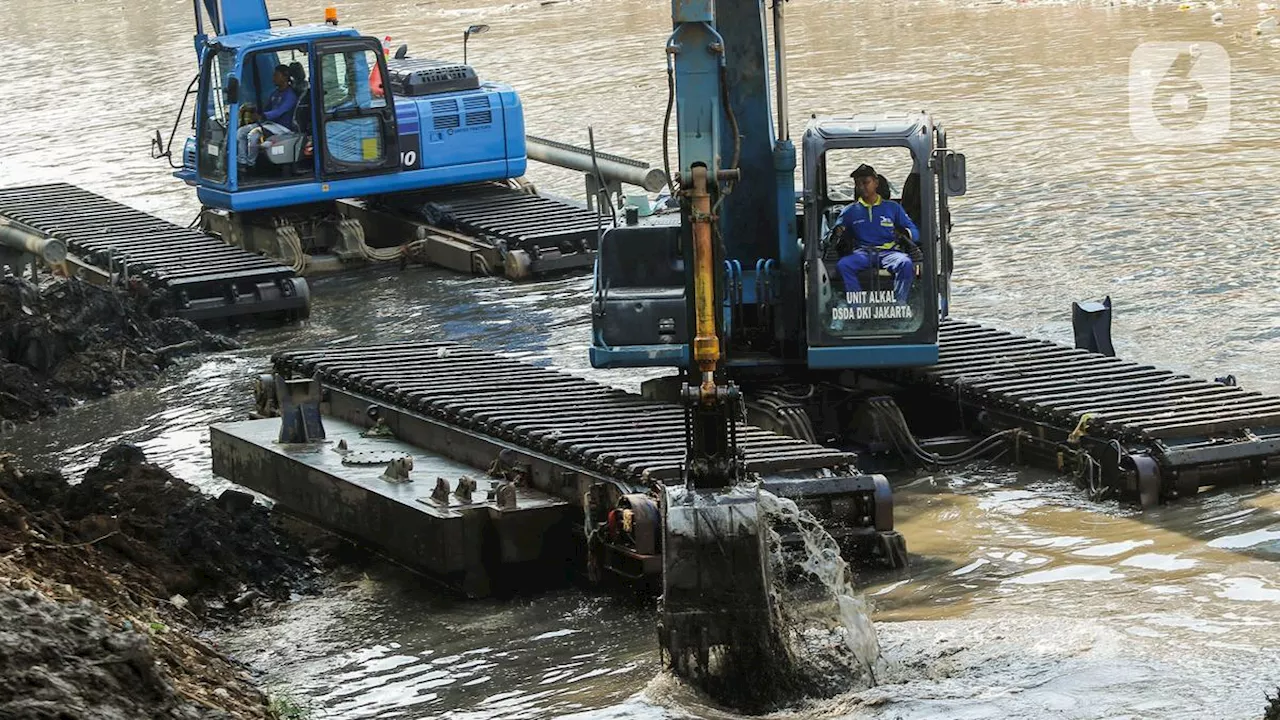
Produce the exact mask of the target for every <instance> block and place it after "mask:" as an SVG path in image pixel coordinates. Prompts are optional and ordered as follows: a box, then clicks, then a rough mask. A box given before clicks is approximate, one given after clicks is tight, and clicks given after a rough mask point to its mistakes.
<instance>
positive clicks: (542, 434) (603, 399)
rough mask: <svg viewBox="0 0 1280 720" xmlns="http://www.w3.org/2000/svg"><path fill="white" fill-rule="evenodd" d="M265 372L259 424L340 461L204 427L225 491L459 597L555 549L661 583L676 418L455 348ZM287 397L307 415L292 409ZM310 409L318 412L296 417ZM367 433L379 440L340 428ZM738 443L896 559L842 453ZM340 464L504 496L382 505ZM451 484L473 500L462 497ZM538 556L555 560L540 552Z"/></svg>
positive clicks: (677, 466)
mask: <svg viewBox="0 0 1280 720" xmlns="http://www.w3.org/2000/svg"><path fill="white" fill-rule="evenodd" d="M274 364H275V371H276V375H275V376H274V377H273V378H267V379H262V380H260V384H259V397H258V403H259V408H260V410H262V411H264V412H265V413H272V412H279V413H280V414H281V416H282V419H288V418H293V417H295V413H312V414H310V415H307V417H309V418H316V419H319V418H323V422H324V423H328V427H330V428H333V427H338V428H342V429H343V431H342V432H344V433H346V436H345V437H344V438H340V439H346V440H347V442H346V443H345V447H342V448H339V445H338V443H337V439H339V438H336V437H335V435H334V434H332V433H328V432H326V433H325V434H324V437H323V438H317V437H316V436H315V435H309V436H308V441H307V442H301V443H296V442H295V443H286V444H280V443H278V442H276V440H277V433H279V432H280V431H281V430H282V428H283V427H284V424H283V423H282V420H277V419H262V420H251V421H244V422H238V423H225V424H219V425H214V426H213V428H212V455H213V469H214V472H215V473H216V474H218V475H219V476H221V477H224V478H227V479H228V480H231V481H233V482H236V483H239V484H241V485H244V486H246V487H249V488H252V489H254V490H258V491H260V492H262V493H265V494H267V495H269V496H271V497H273V498H275V499H277V500H278V501H280V502H281V503H283V504H284V505H285V506H286V507H289V508H292V509H294V510H295V511H297V512H299V513H301V514H303V515H306V516H309V517H311V518H313V519H315V520H316V521H318V522H319V523H321V524H322V525H325V526H327V527H330V528H333V529H336V530H339V531H342V532H346V533H350V534H352V535H354V536H356V537H358V538H360V539H362V540H365V541H367V542H371V543H374V544H376V545H379V546H382V547H384V548H387V549H388V550H389V551H391V552H392V553H393V554H395V555H396V556H397V557H398V558H400V559H401V560H402V561H404V562H407V563H410V564H412V565H416V566H418V567H420V568H422V569H425V570H427V571H429V572H431V573H432V574H434V575H437V576H440V577H443V578H446V579H449V578H451V580H450V582H452V583H453V584H455V585H456V586H458V587H460V588H462V589H463V590H464V591H466V592H468V593H470V594H483V593H484V592H487V589H488V588H489V587H490V584H491V579H492V578H494V577H495V574H500V575H501V576H503V577H507V576H510V575H511V574H512V573H514V572H515V571H516V570H515V569H516V568H519V567H522V566H525V565H527V564H529V563H533V564H534V565H535V566H537V567H540V568H541V569H540V572H544V573H545V572H546V571H547V563H550V564H552V565H559V566H561V567H563V566H564V565H565V564H566V563H571V562H572V559H571V556H572V555H573V553H566V552H565V551H564V550H563V548H564V547H566V545H565V543H569V544H570V545H574V546H577V547H585V552H580V553H578V556H579V557H580V556H582V555H584V554H585V555H587V556H589V557H590V558H592V559H591V560H589V561H588V563H587V564H588V566H589V569H590V568H594V572H597V573H601V572H603V571H611V572H612V573H614V574H616V575H619V576H622V577H626V578H629V579H632V580H643V579H644V578H646V577H653V576H655V575H657V574H660V572H661V550H660V547H659V540H658V538H659V536H660V534H661V529H660V528H661V525H660V513H659V512H658V506H657V502H658V501H657V495H656V493H651V492H650V490H651V489H652V488H653V486H654V483H656V482H658V481H666V482H672V481H676V480H678V478H680V476H681V463H682V462H683V460H684V457H685V451H686V446H685V442H686V441H685V437H686V436H685V414H684V413H685V411H684V409H683V408H680V407H677V406H674V405H667V404H664V403H660V402H656V401H651V400H645V399H643V398H641V397H639V396H637V395H633V394H630V393H626V392H623V391H620V390H616V389H612V388H608V387H604V386H602V385H599V384H596V383H593V382H590V381H588V380H584V379H582V378H578V377H574V376H571V375H568V374H565V373H561V372H557V371H553V370H548V369H545V368H540V367H534V366H531V365H527V364H525V363H522V362H520V361H517V360H514V359H511V358H506V357H502V356H499V355H496V354H493V353H489V352H484V351H481V350H476V349H472V348H469V347H465V346H462V345H457V344H453V343H435V342H419V343H409V344H393V345H380V346H374V347H349V348H334V349H324V350H315V351H298V352H287V353H282V354H280V355H277V356H276V357H275V359H274ZM299 393H300V395H299V396H300V397H301V396H306V397H307V398H308V400H307V401H305V402H300V401H298V400H297V398H295V397H294V395H297V394H299ZM312 405H314V406H315V412H312V411H310V410H307V409H306V408H309V407H311V406H312ZM301 422H302V421H300V420H299V421H298V422H297V423H294V425H295V427H303V426H305V423H304V424H302V425H299V424H298V423H301ZM315 424H318V423H315ZM371 427H372V428H374V429H375V432H374V433H373V435H374V436H373V437H364V436H359V437H353V436H351V434H350V432H349V431H348V430H349V429H350V428H357V429H360V430H363V429H365V428H371ZM388 438H392V439H388ZM286 439H290V440H293V439H296V438H294V437H293V436H292V435H290V436H288V437H287V438H286ZM737 439H738V443H739V446H740V447H741V448H742V449H743V450H744V452H745V460H746V467H747V470H748V472H751V473H755V474H757V475H758V476H759V477H761V478H762V486H763V487H764V488H765V489H768V490H770V491H772V492H774V493H776V494H778V495H784V496H790V497H796V498H801V499H811V498H820V499H821V501H822V502H823V503H825V504H828V505H831V506H832V507H833V508H834V507H835V506H836V505H838V506H839V509H838V510H836V512H837V514H838V516H839V520H838V522H837V523H836V525H837V526H838V527H837V528H835V531H836V534H837V535H838V536H839V537H841V539H842V540H844V541H847V542H849V543H852V544H857V545H860V546H863V547H867V548H869V550H868V555H869V556H879V557H881V558H882V559H884V560H886V561H888V562H890V563H895V564H900V563H901V562H902V561H903V560H904V559H905V557H904V555H903V553H904V550H903V549H902V547H901V536H899V535H897V533H894V532H893V509H892V497H891V493H890V490H889V486H888V483H887V481H885V479H884V478H883V477H882V476H870V475H861V474H858V473H857V471H856V470H855V469H854V467H853V465H852V463H853V460H854V457H853V456H852V455H850V454H848V453H845V452H841V451H839V450H834V449H831V448H826V447H822V446H819V445H813V444H810V443H806V442H802V441H800V440H795V439H792V438H789V437H784V436H781V435H777V434H774V433H771V432H767V431H765V430H760V429H758V428H752V427H742V428H740V431H739V433H738V438H737ZM339 450H343V451H345V452H347V453H348V455H347V456H346V457H350V454H353V453H360V455H358V457H361V458H371V459H374V458H376V459H377V460H380V461H381V462H382V463H384V467H390V465H388V464H387V463H390V462H391V461H392V460H393V459H394V458H393V455H394V456H396V457H399V456H402V455H412V454H414V453H423V452H426V453H430V454H432V455H433V456H439V457H442V458H446V459H448V460H451V461H454V462H460V463H463V464H465V465H467V466H469V467H471V468H475V469H478V470H479V471H481V473H487V477H489V478H495V477H496V478H499V482H497V483H496V484H495V483H494V482H492V481H491V480H486V481H485V482H475V483H474V484H473V483H472V482H469V481H461V480H459V479H456V478H452V477H444V476H440V478H437V477H436V476H435V475H433V474H431V471H426V472H420V471H419V469H418V468H419V467H420V465H419V461H418V460H414V465H413V467H414V469H412V470H411V471H409V477H410V478H413V481H412V483H411V485H412V489H411V490H404V489H398V490H395V491H394V493H392V492H391V491H390V490H389V489H388V488H387V487H385V485H386V484H388V483H392V482H393V481H392V480H379V481H378V482H372V483H370V482H369V481H368V477H367V476H368V473H367V471H365V470H363V469H359V466H357V469H348V468H347V465H344V464H343V463H342V461H341V459H338V454H337V453H338V452H339ZM379 453H381V454H379ZM396 453H399V455H396ZM348 464H350V463H349V462H348ZM441 483H443V485H441ZM371 485H372V486H371ZM503 486H505V487H509V488H511V489H510V490H504V489H502V487H503ZM459 487H463V488H468V489H466V490H465V492H464V493H463V494H462V495H459V490H458V488H459ZM393 495H394V497H393ZM615 511H616V512H617V513H618V514H614V513H615ZM555 528H559V530H560V532H559V533H557V532H555V531H554V529H555ZM445 537H448V538H451V539H450V540H449V542H450V543H454V544H453V545H451V546H450V547H452V548H454V549H439V548H436V549H432V550H430V551H428V550H427V549H425V548H427V546H428V545H431V543H430V542H427V541H426V540H422V541H419V540H416V539H413V538H445ZM461 538H467V539H465V540H464V539H461ZM486 538H487V539H486ZM566 538H568V539H566ZM431 542H436V543H443V542H444V540H433V541H431ZM404 543H409V545H405V544H404ZM422 543H426V544H422ZM458 543H461V545H459V544H458ZM547 543H550V544H551V545H553V546H555V547H557V548H560V550H559V551H558V552H551V553H549V554H548V552H547V549H546V544H547ZM895 543H896V544H895ZM464 546H465V547H464ZM432 547H435V546H432ZM415 548H417V549H415ZM483 548H488V549H487V550H484V549H483ZM539 559H541V560H539ZM500 570H501V572H499V571H500Z"/></svg>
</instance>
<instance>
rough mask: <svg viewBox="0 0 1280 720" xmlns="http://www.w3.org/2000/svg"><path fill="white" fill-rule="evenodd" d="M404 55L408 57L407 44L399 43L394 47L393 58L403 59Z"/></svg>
mask: <svg viewBox="0 0 1280 720" xmlns="http://www.w3.org/2000/svg"><path fill="white" fill-rule="evenodd" d="M406 57H409V46H408V45H401V46H400V47H398V48H396V54H395V59H396V60H403V59H405V58H406Z"/></svg>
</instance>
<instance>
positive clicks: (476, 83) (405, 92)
mask: <svg viewBox="0 0 1280 720" xmlns="http://www.w3.org/2000/svg"><path fill="white" fill-rule="evenodd" d="M387 74H388V75H389V76H390V80H391V82H390V84H391V92H393V93H395V94H396V95H400V96H408V97H419V96H422V95H435V94H437V93H446V92H455V91H457V90H475V89H477V88H479V87H480V78H479V76H477V75H476V71H475V70H474V69H473V68H472V67H471V66H470V65H463V64H462V63H455V62H446V61H444V60H431V59H428V58H402V59H400V60H388V61H387Z"/></svg>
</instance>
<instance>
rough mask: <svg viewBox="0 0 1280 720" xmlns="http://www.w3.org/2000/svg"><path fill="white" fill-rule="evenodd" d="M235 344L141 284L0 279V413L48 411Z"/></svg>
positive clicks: (17, 417) (24, 416) (22, 415)
mask: <svg viewBox="0 0 1280 720" xmlns="http://www.w3.org/2000/svg"><path fill="white" fill-rule="evenodd" d="M234 347H237V343H235V342H234V341H232V340H230V339H229V338H225V337H222V336H219V335H215V334H213V333H210V332H207V331H205V330H203V329H201V328H199V327H197V326H196V325H195V324H194V323H192V322H190V321H188V320H184V319H182V318H178V317H174V316H173V315H172V314H171V313H170V309H169V308H168V306H167V304H166V303H165V302H164V301H163V299H161V298H159V297H157V296H155V295H154V294H152V293H151V292H150V290H148V289H147V288H146V287H145V286H143V285H140V284H135V285H132V286H130V287H129V288H127V289H108V288H101V287H97V286H94V285H90V284H88V283H84V282H80V281H78V280H57V281H54V282H52V283H49V284H47V285H44V286H37V285H35V284H33V283H31V282H29V281H27V280H25V279H22V278H14V277H8V278H0V420H8V421H11V422H25V421H29V420H34V419H36V418H38V417H41V416H46V415H52V414H55V413H56V412H57V411H58V410H59V409H60V408H64V407H67V406H70V405H72V404H73V403H74V402H75V401H77V400H85V399H90V398H96V397H102V396H104V395H107V394H109V393H111V392H114V391H116V390H120V389H124V388H129V387H135V386H137V385H139V384H141V383H143V382H146V381H148V380H151V379H152V378H154V377H155V376H156V375H158V374H159V373H160V371H161V370H163V369H164V368H165V367H166V366H167V365H168V364H170V363H171V362H172V361H173V359H174V358H176V357H179V356H181V355H183V354H187V353H192V352H199V351H208V350H227V349H231V348H234Z"/></svg>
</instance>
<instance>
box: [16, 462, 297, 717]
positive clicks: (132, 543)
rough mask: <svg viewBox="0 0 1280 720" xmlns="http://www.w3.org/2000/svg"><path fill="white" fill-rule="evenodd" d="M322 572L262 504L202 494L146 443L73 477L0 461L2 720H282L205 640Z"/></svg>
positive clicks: (238, 668)
mask: <svg viewBox="0 0 1280 720" xmlns="http://www.w3.org/2000/svg"><path fill="white" fill-rule="evenodd" d="M316 577H317V563H316V561H315V560H314V559H313V558H312V557H311V556H309V554H308V549H307V548H306V547H304V546H303V544H302V542H301V541H299V540H297V539H296V538H295V537H294V536H293V535H292V534H290V533H289V532H288V531H286V530H285V529H283V528H282V527H281V526H280V524H279V522H277V521H276V519H275V518H273V517H272V516H271V514H270V513H269V512H268V511H267V510H266V509H265V508H263V507H262V506H260V505H254V504H253V503H252V502H251V501H250V499H249V498H248V496H244V495H242V494H239V493H234V492H228V493H226V494H224V495H223V496H222V497H220V498H217V499H215V498H212V497H209V496H206V495H202V494H201V493H200V492H199V491H198V490H196V489H195V488H194V487H192V486H190V485H188V484H187V483H186V482H184V481H183V480H181V479H179V478H176V477H173V476H172V475H170V474H169V473H168V472H166V471H165V470H164V469H162V468H159V467H157V466H155V465H150V464H147V463H146V459H145V457H144V456H143V454H142V452H141V451H140V450H138V449H137V448H136V447H132V446H117V447H114V448H112V449H111V450H109V451H107V452H106V453H105V454H104V455H103V456H102V457H101V459H100V461H99V463H98V465H97V466H96V467H94V468H92V469H90V470H89V471H87V472H86V473H85V476H84V479H83V481H81V482H80V483H78V484H75V485H71V484H69V483H68V482H67V481H66V479H65V478H63V477H62V476H61V474H60V473H58V472H48V471H30V470H27V469H24V468H22V467H20V466H19V464H18V463H17V462H16V460H15V459H14V458H13V456H11V455H0V720H7V719H8V718H59V719H62V718H68V719H71V718H75V719H79V718H86V719H87V718H105V719H114V718H153V717H154V718H272V717H275V715H274V714H273V712H272V711H271V710H270V709H269V705H268V701H267V699H266V698H265V697H264V695H263V693H262V692H261V691H260V690H258V689H257V688H256V687H255V686H254V684H253V682H252V676H251V675H250V673H249V672H248V671H247V669H245V668H243V667H241V666H239V665H237V664H236V663H235V662H234V661H232V660H231V659H229V658H227V657H226V656H224V655H223V654H222V653H220V652H219V651H218V650H217V649H216V648H215V647H214V646H213V645H211V643H210V642H209V641H206V640H203V639H201V637H200V635H199V633H200V632H201V631H204V630H208V629H210V628H211V627H214V626H216V625H218V624H220V623H223V622H226V621H227V620H229V619H231V618H232V617H233V616H236V615H239V614H243V613H251V612H253V611H254V610H255V608H258V607H261V606H263V605H264V604H270V603H273V602H276V601H284V600H288V599H289V598H290V597H292V596H293V594H294V593H297V592H308V591H309V590H311V589H312V588H313V586H314V583H315V580H316Z"/></svg>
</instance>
